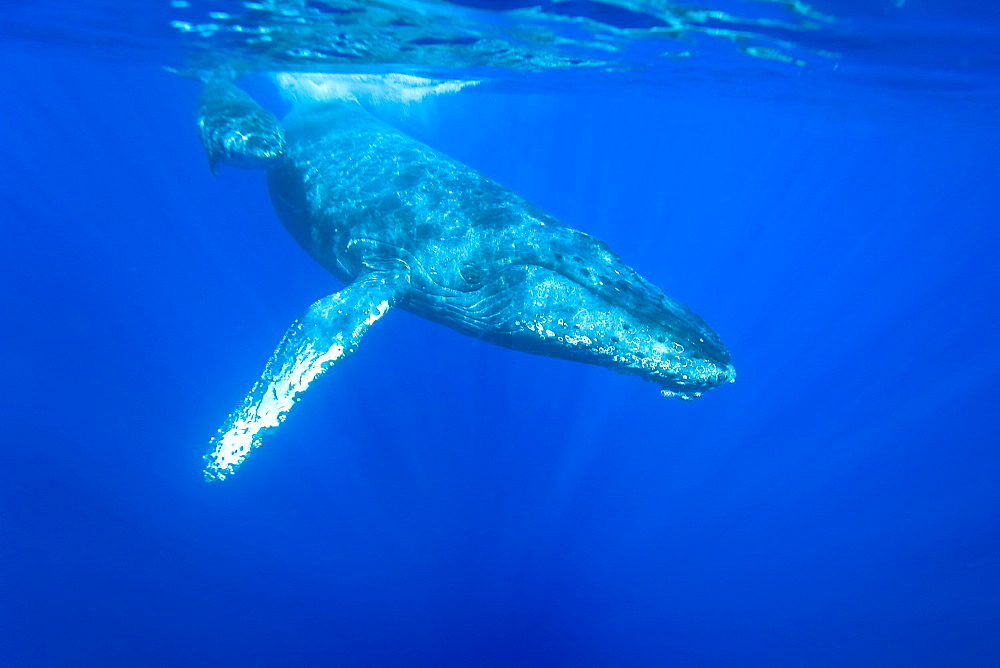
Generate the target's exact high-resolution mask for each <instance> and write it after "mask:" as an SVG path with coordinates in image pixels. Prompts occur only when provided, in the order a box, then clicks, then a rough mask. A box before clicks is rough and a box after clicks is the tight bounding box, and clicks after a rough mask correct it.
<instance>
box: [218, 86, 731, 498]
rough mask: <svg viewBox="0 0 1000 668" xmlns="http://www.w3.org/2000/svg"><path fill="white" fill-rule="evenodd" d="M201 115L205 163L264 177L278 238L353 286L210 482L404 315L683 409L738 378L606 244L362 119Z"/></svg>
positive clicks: (325, 107)
mask: <svg viewBox="0 0 1000 668" xmlns="http://www.w3.org/2000/svg"><path fill="white" fill-rule="evenodd" d="M200 105H201V106H200V109H199V114H198V119H199V129H200V136H201V138H202V142H203V144H204V146H205V150H206V153H207V154H208V156H209V160H210V163H211V164H213V165H214V164H216V163H218V162H222V163H226V164H230V165H233V166H238V167H266V168H267V170H268V171H267V176H268V187H269V190H270V194H271V200H272V202H273V204H274V208H275V210H276V211H277V213H278V216H279V217H280V219H281V221H282V222H283V223H284V225H285V227H286V228H287V229H288V231H289V232H290V233H291V234H292V236H293V237H294V238H295V240H296V241H297V242H298V243H299V244H300V245H301V246H302V247H303V248H304V249H305V250H306V252H307V253H309V255H311V256H312V257H313V258H314V259H315V260H316V261H317V262H319V263H320V264H321V265H322V266H323V267H324V268H326V269H327V270H328V271H329V272H330V273H332V274H333V275H334V276H336V277H337V278H339V279H340V280H341V281H343V282H344V283H345V284H346V285H347V287H346V288H344V289H343V290H341V291H340V292H338V293H336V294H333V295H330V296H328V297H324V298H323V299H320V300H319V301H317V302H316V303H315V304H313V305H312V306H310V307H309V308H308V309H307V310H306V312H305V313H304V314H303V315H302V316H301V317H300V318H299V319H298V320H296V321H295V322H294V323H293V324H292V326H291V327H290V328H289V329H288V331H287V332H286V333H285V336H284V337H283V338H282V340H281V342H280V343H279V344H278V347H277V349H276V350H275V352H274V354H273V355H272V356H271V359H270V360H269V361H268V363H267V366H266V368H265V370H264V374H263V375H262V377H261V378H260V380H259V381H257V383H256V384H255V385H254V386H253V388H252V389H251V390H250V393H249V394H247V396H246V398H245V399H244V400H243V403H242V404H241V405H240V406H239V407H238V408H237V409H236V410H235V411H233V413H232V414H231V415H230V416H229V418H228V420H227V421H226V423H225V424H224V425H223V427H222V428H221V429H220V430H219V432H218V434H217V435H216V436H215V438H213V439H212V444H211V449H210V451H209V452H208V454H207V455H206V456H205V463H206V466H205V476H206V479H208V480H223V479H225V478H227V477H228V476H230V475H232V474H233V473H235V472H236V470H237V468H238V467H239V466H240V465H241V464H242V463H243V462H244V460H245V459H246V457H247V455H248V454H249V453H250V451H251V450H252V449H254V448H255V447H257V446H259V445H260V443H261V439H262V438H263V437H264V436H265V435H266V434H267V433H268V432H269V431H271V430H273V429H275V428H276V427H277V426H278V425H279V424H280V423H281V422H282V420H283V419H284V418H285V416H286V415H287V414H288V411H289V410H290V409H291V407H292V405H293V404H294V403H295V401H296V399H297V398H298V397H299V395H300V394H301V393H302V392H304V391H305V390H306V388H307V387H308V386H309V384H310V383H311V382H312V381H313V380H314V379H315V378H317V377H318V376H319V375H321V374H322V373H323V372H324V371H325V370H326V369H328V368H329V367H331V366H333V365H334V364H336V363H337V362H339V361H340V360H342V359H344V358H345V357H347V356H349V355H351V354H353V353H354V352H355V350H356V349H357V347H358V345H359V343H360V340H361V338H362V336H363V335H364V333H365V332H366V331H367V330H368V328H369V327H370V326H371V325H373V324H374V323H375V322H376V321H377V320H379V319H380V318H381V317H382V316H384V315H385V314H386V313H387V312H388V311H389V310H391V309H392V308H394V307H397V306H398V307H399V308H402V309H405V310H407V311H410V312H412V313H415V314H417V315H419V316H422V317H424V318H427V319H428V320H432V321H434V322H438V323H441V324H443V325H447V326H448V327H451V328H452V329H455V330H457V331H459V332H461V333H463V334H468V335H470V336H474V337H476V338H479V339H483V340H484V341H488V342H490V343H495V344H497V345H501V346H505V347H507V348H512V349H515V350H520V351H524V352H529V353H535V354H539V355H546V356H549V357H558V358H561V359H567V360H575V361H578V362H586V363H589V364H597V365H600V366H603V367H606V368H608V369H612V370H614V371H617V372H620V373H625V374H632V375H637V376H640V377H641V378H643V379H645V380H648V381H651V382H653V383H655V384H656V385H658V386H659V387H660V388H661V392H662V394H664V395H665V396H676V397H681V398H684V399H691V398H694V397H697V396H700V395H701V393H702V392H703V391H705V390H708V389H711V388H714V387H717V386H718V385H721V384H722V383H725V382H732V381H733V380H734V379H735V371H734V369H733V366H732V364H731V363H730V357H729V353H728V351H727V350H726V348H725V346H724V345H723V344H722V342H721V341H720V340H719V337H718V336H717V335H716V334H715V332H713V331H712V330H711V329H710V328H709V327H708V325H707V324H706V323H705V321H704V320H702V319H701V318H700V317H698V316H697V315H695V314H694V313H693V312H692V311H691V310H690V309H689V308H688V307H687V306H684V305H683V304H680V303H678V302H676V301H674V300H673V299H671V298H670V297H668V296H667V295H666V294H664V293H663V291H662V290H660V289H659V288H658V287H656V286H655V285H653V284H651V283H650V282H648V281H646V280H645V279H644V278H642V277H641V276H640V275H639V274H638V273H636V271H635V270H633V269H632V268H631V267H629V266H628V265H626V264H625V263H624V262H622V260H621V259H620V258H619V257H618V256H617V255H616V254H615V253H613V252H612V251H611V250H610V249H609V248H608V247H607V246H606V245H605V244H604V243H603V242H601V241H599V240H597V239H595V238H594V237H591V236H589V235H587V234H584V233H582V232H578V231H576V230H574V229H571V228H569V227H566V226H565V225H563V224H562V223H560V222H559V221H557V220H556V219H554V218H553V217H551V216H549V215H548V214H546V213H545V212H544V211H542V210H541V209H539V208H538V207H537V206H535V205H533V204H531V203H530V202H528V201H526V200H524V199H523V198H521V197H520V196H518V195H517V194H515V193H514V192H511V191H510V190H508V189H507V188H504V187H503V186H501V185H499V184H497V183H496V182H494V181H491V180H490V179H488V178H486V177H485V176H483V175H482V174H480V173H479V172H477V171H476V170H474V169H471V168H470V167H467V166H465V165H463V164H462V163H460V162H458V161H456V160H452V159H451V158H449V157H447V156H445V155H442V154H441V153H438V152H437V151H434V150H433V149H431V148H430V147H428V146H426V145H424V144H422V143H420V142H418V141H416V140H414V139H412V138H410V137H408V136H406V135H405V134H403V133H401V132H399V131H398V130H396V129H394V128H392V127H391V126H389V125H388V124H386V123H383V122H382V121H380V120H378V119H376V118H375V117H374V116H372V115H371V114H370V113H368V112H367V111H365V110H364V109H363V108H362V106H361V105H359V104H357V103H355V102H348V101H334V102H324V103H316V104H313V105H310V106H305V107H301V108H299V109H296V110H295V111H293V112H292V113H291V114H290V115H289V116H288V117H287V118H286V119H285V120H284V122H283V123H278V122H277V120H276V119H274V117H273V116H271V115H270V114H269V113H268V112H266V111H264V110H263V109H261V108H259V107H257V105H256V103H254V102H253V101H252V100H251V99H250V98H249V96H247V95H245V94H244V93H242V91H239V89H238V88H236V87H235V86H234V85H233V84H231V83H228V82H215V83H209V84H207V85H206V90H205V91H204V92H203V93H202V96H201V102H200ZM241 146H242V147H244V148H243V149H241V148H240V147H241Z"/></svg>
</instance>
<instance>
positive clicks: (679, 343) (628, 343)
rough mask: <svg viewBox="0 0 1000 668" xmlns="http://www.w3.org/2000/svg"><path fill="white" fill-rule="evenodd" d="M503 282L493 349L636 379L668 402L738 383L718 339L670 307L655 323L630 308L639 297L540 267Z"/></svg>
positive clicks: (693, 318)
mask: <svg viewBox="0 0 1000 668" xmlns="http://www.w3.org/2000/svg"><path fill="white" fill-rule="evenodd" d="M502 282H503V283H504V286H503V291H504V293H505V295H506V297H505V299H504V301H505V302H507V304H506V306H505V308H504V312H503V313H502V314H498V315H500V318H501V319H502V320H503V321H504V322H503V323H502V324H500V323H497V324H500V327H499V329H500V330H502V331H503V332H504V334H503V335H502V336H501V337H500V338H499V339H496V338H493V337H491V336H489V335H487V336H486V337H484V338H488V339H491V340H493V341H494V342H495V343H499V344H501V345H504V346H507V347H510V348H515V349H518V350H524V351H526V352H532V353H536V354H542V355H547V356H550V357H558V358H563V359H570V360H574V361H579V362H586V363H590V364H597V365H600V366H603V367H606V368H608V369H611V370H613V371H617V372H619V373H623V374H627V375H635V376H639V377H641V378H643V379H644V380H647V381H650V382H652V383H654V384H656V385H658V386H659V387H660V389H661V394H663V396H667V397H680V398H682V399H688V400H690V399H694V398H696V397H699V396H701V394H702V393H703V392H704V391H706V390H710V389H712V388H714V387H718V386H719V385H722V384H723V383H731V382H734V381H735V378H736V371H735V369H734V368H733V365H732V363H731V361H730V357H729V352H728V351H727V350H726V348H725V347H724V346H723V345H722V343H721V341H720V340H719V338H718V336H717V335H716V334H715V332H713V331H712V330H711V329H710V328H709V327H708V325H707V324H705V322H704V321H703V320H702V319H701V318H700V317H698V316H697V315H695V314H694V313H692V312H691V311H690V310H689V309H688V308H687V307H686V306H683V305H681V304H678V303H676V302H673V301H672V300H669V299H666V301H665V308H663V309H662V310H661V312H660V313H659V315H658V317H655V318H653V317H649V314H648V313H649V309H648V308H646V309H643V308H637V307H635V305H632V304H630V303H629V300H630V299H632V298H633V297H634V295H629V296H623V298H622V299H620V300H619V299H614V298H613V297H612V296H609V295H608V294H598V293H597V292H595V291H593V290H591V289H589V288H587V287H585V286H582V285H580V284H579V283H576V282H575V281H573V280H571V279H569V278H567V277H565V276H563V275H562V274H560V273H558V272H555V271H552V270H549V269H545V268H542V267H537V266H522V267H520V268H518V269H517V270H514V269H513V268H512V270H511V271H509V272H506V276H505V277H504V280H503V281H502ZM643 306H645V307H648V305H643ZM644 311H645V312H644Z"/></svg>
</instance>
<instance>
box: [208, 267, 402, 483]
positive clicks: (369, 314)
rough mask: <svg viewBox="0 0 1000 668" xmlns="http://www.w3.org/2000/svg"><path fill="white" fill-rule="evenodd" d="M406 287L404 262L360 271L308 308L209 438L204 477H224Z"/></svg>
mask: <svg viewBox="0 0 1000 668" xmlns="http://www.w3.org/2000/svg"><path fill="white" fill-rule="evenodd" d="M408 290H409V273H408V270H407V268H406V267H405V266H399V265H396V266H392V265H390V266H387V267H384V268H380V269H376V270H372V271H370V272H368V273H365V274H362V275H360V276H359V277H358V278H357V279H356V280H355V281H354V282H352V283H351V284H350V285H349V286H347V287H346V288H344V289H343V290H341V291H340V292H337V293H335V294H332V295H330V296H328V297H324V298H323V299H320V300H319V301H317V302H316V303H314V304H313V305H312V306H310V307H309V308H308V309H307V310H306V312H305V313H303V314H302V316H300V317H299V318H298V319H297V320H296V321H295V322H294V323H292V326H291V327H289V328H288V331H287V332H285V336H284V337H283V338H282V339H281V343H279V344H278V347H277V349H275V351H274V354H273V355H271V359H270V360H269V361H268V363H267V367H266V368H265V369H264V374H263V375H262V376H261V378H260V380H258V381H257V382H256V383H255V384H254V386H253V388H252V389H251V390H250V392H249V393H248V394H247V396H246V397H245V398H244V399H243V403H242V404H241V405H240V407H239V408H237V409H236V410H235V411H233V412H232V413H231V414H230V415H229V418H228V419H227V420H226V423H225V424H224V425H223V426H222V428H221V429H219V432H218V434H217V435H216V436H215V438H213V439H212V442H211V449H210V450H209V452H208V454H206V455H205V479H206V480H208V481H214V480H225V479H226V478H227V477H228V476H230V475H232V474H233V473H235V472H236V469H237V468H238V467H239V466H240V464H242V463H243V461H244V460H245V459H246V458H247V455H249V454H250V451H251V450H252V449H253V448H256V447H258V446H259V445H260V443H261V439H262V438H263V437H264V436H266V435H267V434H269V433H270V432H271V431H273V430H274V429H275V428H277V427H278V425H280V424H281V423H282V422H283V421H284V419H285V417H286V416H287V415H288V411H289V410H291V408H292V406H293V405H294V404H295V401H296V400H297V398H298V395H299V394H301V393H302V392H304V391H305V390H306V388H308V387H309V384H310V383H312V382H313V381H314V380H315V379H316V378H317V377H319V376H320V374H322V373H323V372H324V371H326V370H327V369H328V368H329V367H331V366H333V365H334V364H336V363H337V362H339V361H340V360H342V359H344V358H346V357H349V356H350V355H352V354H354V352H355V351H356V350H357V347H358V343H359V342H360V341H361V337H362V336H364V333H365V332H366V331H368V328H369V327H370V326H371V325H372V324H374V323H375V321H376V320H378V319H379V318H381V317H382V316H383V315H385V314H386V313H387V312H388V311H389V310H390V309H391V308H392V307H393V306H395V305H396V304H397V303H399V301H400V300H402V299H403V298H404V297H405V296H406V293H407V291H408Z"/></svg>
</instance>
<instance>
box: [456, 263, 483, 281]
mask: <svg viewBox="0 0 1000 668" xmlns="http://www.w3.org/2000/svg"><path fill="white" fill-rule="evenodd" d="M458 273H459V274H461V276H462V280H464V281H465V282H466V283H468V284H469V285H479V284H480V283H482V282H483V279H484V278H485V277H486V274H485V272H484V271H483V270H482V269H480V268H479V267H477V266H476V265H474V264H472V263H471V262H464V263H462V268H461V269H459V270H458Z"/></svg>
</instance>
